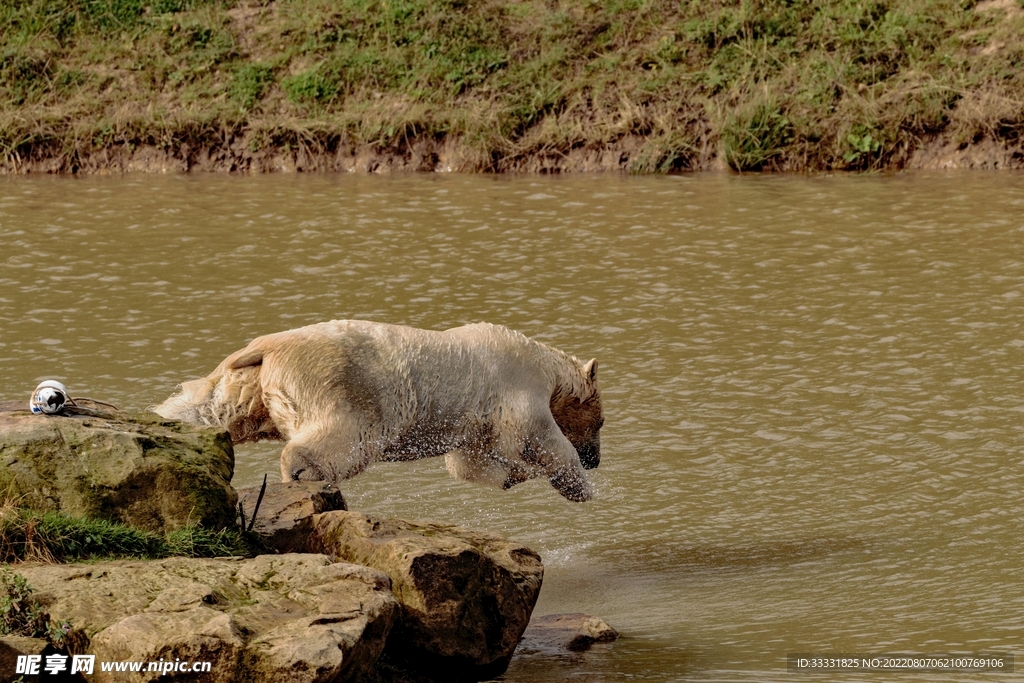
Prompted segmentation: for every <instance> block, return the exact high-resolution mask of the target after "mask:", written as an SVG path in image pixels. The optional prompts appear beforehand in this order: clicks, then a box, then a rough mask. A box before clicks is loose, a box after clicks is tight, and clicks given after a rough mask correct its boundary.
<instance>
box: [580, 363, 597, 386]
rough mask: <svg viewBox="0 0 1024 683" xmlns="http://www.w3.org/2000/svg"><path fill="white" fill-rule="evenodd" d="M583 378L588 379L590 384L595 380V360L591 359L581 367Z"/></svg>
mask: <svg viewBox="0 0 1024 683" xmlns="http://www.w3.org/2000/svg"><path fill="white" fill-rule="evenodd" d="M583 376H584V377H586V378H587V379H589V380H590V381H591V382H593V381H595V380H596V379H597V359H596V358H591V359H590V360H588V361H587V364H586V365H584V366H583Z"/></svg>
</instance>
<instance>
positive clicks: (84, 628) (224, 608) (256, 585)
mask: <svg viewBox="0 0 1024 683" xmlns="http://www.w3.org/2000/svg"><path fill="white" fill-rule="evenodd" d="M17 571H18V573H20V574H22V575H23V576H25V578H26V579H27V580H28V582H29V584H30V585H31V586H32V588H33V589H34V594H35V596H36V598H37V599H38V601H39V602H40V604H42V605H43V607H44V608H45V609H46V611H47V613H48V614H49V615H50V618H51V620H56V621H62V620H67V621H69V622H70V623H71V626H72V630H71V633H70V634H69V641H70V642H71V644H72V648H73V649H74V650H75V651H77V652H83V651H84V652H87V653H91V654H95V655H96V667H95V672H94V674H93V676H91V677H90V680H96V681H101V682H102V681H140V682H141V681H156V680H158V679H159V680H202V681H208V682H209V683H334V682H337V681H355V680H358V679H359V678H361V677H363V676H365V675H366V674H367V673H368V672H369V671H370V670H371V669H372V667H373V665H374V663H375V662H376V660H377V657H378V656H379V655H380V654H381V652H382V651H383V649H384V644H385V641H386V639H387V636H388V633H389V632H390V630H391V627H392V624H393V623H394V621H395V618H396V616H397V613H398V606H397V603H396V601H395V598H394V596H392V594H391V592H390V590H389V585H390V581H389V580H388V577H387V576H385V575H384V574H382V573H380V572H378V571H375V570H373V569H370V568H367V567H361V566H357V565H353V564H347V563H338V562H334V561H333V560H331V559H330V558H328V557H325V556H323V555H312V554H292V555H262V556H260V557H256V558H253V559H242V558H218V559H195V558H169V559H166V560H155V561H148V562H141V561H124V560H122V561H113V562H98V563H95V564H88V565H82V564H79V565H45V566H33V567H29V566H24V565H23V566H21V567H19V568H18V570H17ZM179 659H180V660H181V661H183V662H186V661H187V662H210V665H211V666H210V671H209V673H203V674H202V675H201V676H199V677H196V676H195V675H190V676H184V675H178V674H171V675H170V678H160V676H161V672H159V671H156V672H149V671H143V672H138V673H129V672H121V673H117V672H104V671H102V670H101V665H100V663H101V662H116V661H135V662H158V661H160V660H162V661H164V662H174V661H176V660H179Z"/></svg>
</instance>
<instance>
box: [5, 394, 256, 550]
mask: <svg viewBox="0 0 1024 683" xmlns="http://www.w3.org/2000/svg"><path fill="white" fill-rule="evenodd" d="M89 412H90V414H87V415H81V414H78V415H59V416H49V415H37V414H33V413H31V412H30V411H29V410H28V409H27V407H25V406H23V405H21V404H12V403H0V495H2V496H3V498H5V499H7V500H10V501H13V502H14V503H15V504H16V505H18V506H19V507H23V508H32V509H35V510H40V511H49V510H56V511H60V512H63V513H66V514H69V515H78V516H83V517H93V518H98V519H105V520H109V521H112V522H121V523H124V524H128V525H131V526H134V527H138V528H141V529H149V530H152V531H172V530H174V529H177V528H180V527H184V526H189V525H196V524H201V525H203V526H205V527H209V528H222V527H225V526H228V525H231V524H232V523H233V521H234V517H235V504H236V501H237V495H236V493H235V491H234V489H232V488H231V484H230V482H231V475H232V474H233V472H234V466H235V461H234V451H233V449H232V447H231V440H230V438H229V437H228V434H227V432H223V431H219V430H216V429H206V428H198V427H192V426H189V425H184V424H181V423H178V422H172V421H168V420H164V419H163V418H160V417H158V416H156V415H152V414H148V413H145V414H138V415H132V416H127V415H123V414H121V413H117V412H115V411H110V412H109V413H100V412H94V411H89Z"/></svg>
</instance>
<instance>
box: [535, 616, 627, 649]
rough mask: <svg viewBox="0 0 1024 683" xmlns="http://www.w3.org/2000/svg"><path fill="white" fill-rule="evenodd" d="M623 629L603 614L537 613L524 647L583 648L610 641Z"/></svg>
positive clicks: (616, 637)
mask: <svg viewBox="0 0 1024 683" xmlns="http://www.w3.org/2000/svg"><path fill="white" fill-rule="evenodd" d="M618 637H619V632H618V631H616V630H615V629H614V628H612V627H611V626H609V625H608V623H607V622H606V621H605V620H604V619H601V618H600V617H595V616H592V615H590V614H583V613H582V612H574V613H572V614H547V615H545V616H543V617H534V618H533V619H532V620H531V621H530V625H529V626H527V627H526V632H525V633H524V634H523V642H522V644H521V645H520V648H522V649H524V650H534V651H541V652H543V651H552V650H569V651H571V652H583V651H585V650H589V649H590V646H591V645H593V644H594V643H610V642H612V641H613V640H616V639H618Z"/></svg>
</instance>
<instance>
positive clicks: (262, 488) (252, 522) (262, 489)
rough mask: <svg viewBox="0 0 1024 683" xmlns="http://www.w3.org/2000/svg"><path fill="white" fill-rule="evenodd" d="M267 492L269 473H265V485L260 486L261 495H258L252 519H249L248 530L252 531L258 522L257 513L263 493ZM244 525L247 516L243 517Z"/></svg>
mask: <svg viewBox="0 0 1024 683" xmlns="http://www.w3.org/2000/svg"><path fill="white" fill-rule="evenodd" d="M266 492H267V475H266V474H264V475H263V486H261V487H260V495H259V496H257V497H256V507H254V508H253V509H252V519H250V520H249V528H248V529H246V531H252V527H253V525H254V524H256V513H257V512H259V510H260V503H262V502H263V494H264V493H266ZM242 525H243V526H244V525H245V518H244V517H243V518H242Z"/></svg>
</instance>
